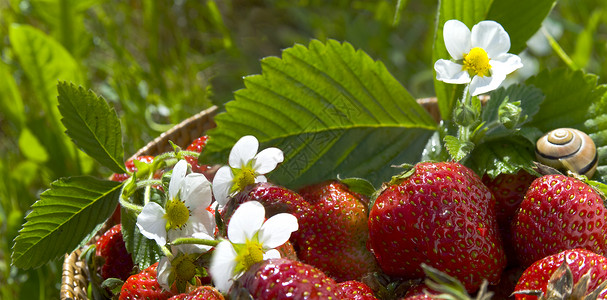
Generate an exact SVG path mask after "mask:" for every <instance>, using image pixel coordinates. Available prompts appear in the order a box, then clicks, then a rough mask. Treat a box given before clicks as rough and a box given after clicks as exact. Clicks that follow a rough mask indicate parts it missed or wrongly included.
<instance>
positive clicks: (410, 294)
mask: <svg viewBox="0 0 607 300" xmlns="http://www.w3.org/2000/svg"><path fill="white" fill-rule="evenodd" d="M426 292H427V293H429V294H430V295H428V294H426ZM438 294H439V293H437V292H435V291H432V290H431V289H430V288H429V287H428V286H427V285H426V284H425V283H418V284H415V285H413V286H411V287H410V288H409V289H408V290H407V293H406V294H405V296H404V297H403V298H402V300H434V299H440V298H438V297H433V296H431V295H438Z"/></svg>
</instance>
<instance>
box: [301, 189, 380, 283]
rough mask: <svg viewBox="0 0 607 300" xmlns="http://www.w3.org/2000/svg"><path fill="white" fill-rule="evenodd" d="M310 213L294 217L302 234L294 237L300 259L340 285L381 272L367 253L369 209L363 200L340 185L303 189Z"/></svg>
mask: <svg viewBox="0 0 607 300" xmlns="http://www.w3.org/2000/svg"><path fill="white" fill-rule="evenodd" d="M299 194H300V195H301V196H302V197H303V198H304V199H305V200H306V201H307V202H308V203H309V206H310V208H309V209H308V210H301V211H297V212H296V213H295V216H296V217H297V220H298V222H299V230H298V231H296V232H294V233H293V239H292V240H293V241H295V249H296V250H297V257H298V258H299V259H300V260H301V261H303V262H305V263H307V264H310V265H313V266H315V267H317V268H319V269H321V270H323V272H325V273H326V274H327V275H329V276H331V277H333V278H334V279H335V280H337V281H347V280H360V279H362V277H363V276H364V275H365V274H367V273H370V272H374V271H376V270H378V267H377V264H376V262H375V258H374V257H373V254H371V252H370V251H369V250H368V249H367V246H366V245H367V241H368V239H369V229H368V227H367V220H368V216H367V206H366V205H364V204H363V201H362V200H361V196H360V195H358V194H355V193H353V192H351V191H350V190H349V189H348V188H347V187H346V185H344V184H342V183H340V182H338V181H326V182H322V183H319V184H315V185H310V186H307V187H304V188H302V189H301V190H300V191H299Z"/></svg>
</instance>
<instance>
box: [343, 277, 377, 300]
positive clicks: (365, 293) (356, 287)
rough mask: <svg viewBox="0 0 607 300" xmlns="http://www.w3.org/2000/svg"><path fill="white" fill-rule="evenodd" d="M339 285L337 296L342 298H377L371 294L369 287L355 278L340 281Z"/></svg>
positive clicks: (368, 299) (362, 299) (373, 299)
mask: <svg viewBox="0 0 607 300" xmlns="http://www.w3.org/2000/svg"><path fill="white" fill-rule="evenodd" d="M338 287H339V298H340V299H344V300H348V299H351V300H376V299H377V298H376V297H375V295H373V290H371V288H370V287H369V286H368V285H366V284H364V283H362V282H360V281H356V280H349V281H344V282H340V283H339V284H338Z"/></svg>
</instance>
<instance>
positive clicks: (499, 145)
mask: <svg viewBox="0 0 607 300" xmlns="http://www.w3.org/2000/svg"><path fill="white" fill-rule="evenodd" d="M534 160H535V154H534V145H533V144H532V143H530V142H528V141H527V140H526V139H524V138H516V137H511V138H503V139H498V140H493V141H488V142H485V143H482V144H480V145H477V146H476V148H474V151H472V153H471V154H470V156H469V157H468V158H467V160H466V165H467V166H469V167H470V168H472V169H473V170H474V171H475V172H476V174H481V175H482V174H488V175H489V176H491V177H492V178H495V177H496V176H497V175H499V174H501V173H507V174H516V173H517V172H518V171H519V170H521V169H525V170H527V171H529V172H532V173H534V171H532V170H533V166H534V165H533V161H534Z"/></svg>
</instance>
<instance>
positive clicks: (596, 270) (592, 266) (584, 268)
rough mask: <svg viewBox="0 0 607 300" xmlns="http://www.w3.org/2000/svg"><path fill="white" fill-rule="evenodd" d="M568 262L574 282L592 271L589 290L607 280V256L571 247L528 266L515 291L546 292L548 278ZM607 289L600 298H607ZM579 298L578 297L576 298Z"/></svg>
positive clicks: (533, 297) (519, 296) (529, 297)
mask: <svg viewBox="0 0 607 300" xmlns="http://www.w3.org/2000/svg"><path fill="white" fill-rule="evenodd" d="M563 262H566V263H567V264H568V266H569V269H570V270H571V274H572V275H573V283H574V284H575V283H577V282H578V281H579V280H580V278H582V276H583V275H584V274H586V273H588V272H590V281H589V282H590V284H589V285H588V289H587V291H588V292H592V291H594V290H595V289H596V288H597V287H598V286H599V285H600V284H601V283H602V282H604V281H605V280H607V258H605V257H604V256H602V255H599V254H596V253H594V252H592V251H588V250H585V249H579V248H578V249H571V250H565V251H562V252H559V253H557V254H553V255H550V256H547V257H545V258H542V259H540V260H538V261H536V262H535V263H533V264H532V265H531V266H530V267H529V268H527V269H526V270H525V271H524V272H523V275H521V277H520V278H519V281H518V283H517V285H516V287H515V292H518V291H522V290H540V291H542V292H546V289H547V286H548V280H549V279H550V277H551V276H552V275H553V273H554V272H555V271H556V270H557V269H558V268H559V266H560V265H561V264H562V263H563ZM515 297H516V299H519V300H520V299H526V300H532V299H537V297H536V296H532V295H525V294H516V295H515ZM605 297H607V291H603V292H601V293H600V296H599V299H605ZM576 299H577V298H576Z"/></svg>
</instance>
